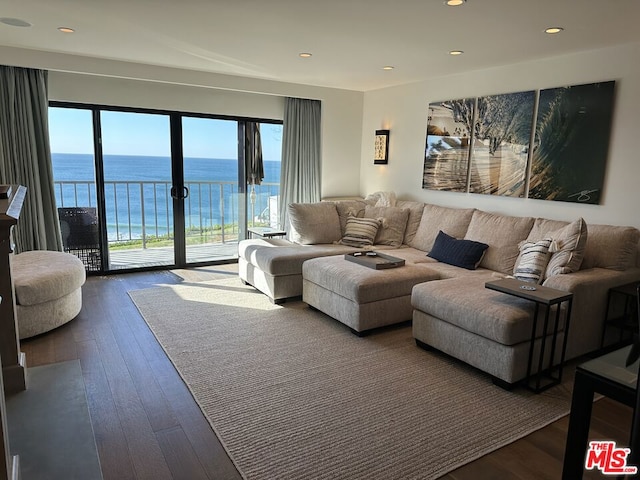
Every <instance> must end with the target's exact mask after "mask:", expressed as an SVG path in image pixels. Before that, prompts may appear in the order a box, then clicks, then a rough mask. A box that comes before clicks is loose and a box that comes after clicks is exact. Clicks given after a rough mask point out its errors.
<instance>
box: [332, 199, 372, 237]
mask: <svg viewBox="0 0 640 480" xmlns="http://www.w3.org/2000/svg"><path fill="white" fill-rule="evenodd" d="M366 205H367V204H366V203H365V202H364V200H341V201H339V202H336V210H338V218H339V220H340V236H343V235H344V231H345V229H346V228H347V218H349V217H364V207H366Z"/></svg>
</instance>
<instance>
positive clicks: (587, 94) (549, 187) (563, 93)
mask: <svg viewBox="0 0 640 480" xmlns="http://www.w3.org/2000/svg"><path fill="white" fill-rule="evenodd" d="M614 86H615V82H614V81H609V82H600V83H591V84H586V85H574V86H569V87H560V88H550V89H546V90H541V91H540V100H539V103H538V115H537V120H536V132H535V148H534V150H533V155H532V159H531V176H530V180H529V198H536V199H541V200H556V201H563V202H576V203H587V204H596V205H597V204H599V203H600V202H601V197H602V187H603V184H604V175H605V167H606V161H607V153H608V151H609V138H610V134H611V121H612V118H613V102H614Z"/></svg>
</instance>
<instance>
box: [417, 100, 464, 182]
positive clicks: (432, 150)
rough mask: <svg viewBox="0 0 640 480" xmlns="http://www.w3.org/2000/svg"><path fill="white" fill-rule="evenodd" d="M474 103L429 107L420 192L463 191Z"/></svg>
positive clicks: (430, 105)
mask: <svg viewBox="0 0 640 480" xmlns="http://www.w3.org/2000/svg"><path fill="white" fill-rule="evenodd" d="M474 104H475V99H469V98H463V99H460V100H448V101H446V102H434V103H430V104H429V116H428V118H427V143H426V148H425V156H424V169H423V177H422V188H426V189H431V190H447V191H452V192H466V191H467V177H468V172H469V146H470V138H471V125H472V122H473V110H474Z"/></svg>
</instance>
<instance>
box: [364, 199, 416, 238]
mask: <svg viewBox="0 0 640 480" xmlns="http://www.w3.org/2000/svg"><path fill="white" fill-rule="evenodd" d="M364 216H365V218H378V219H380V220H381V222H380V228H379V229H378V233H377V235H376V238H375V240H374V242H373V243H374V244H375V245H390V246H392V247H399V246H400V245H402V241H403V240H404V231H405V229H406V228H407V220H408V218H409V210H408V209H404V208H398V207H372V206H370V205H367V206H366V208H365V209H364Z"/></svg>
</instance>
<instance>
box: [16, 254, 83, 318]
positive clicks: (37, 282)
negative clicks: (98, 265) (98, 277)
mask: <svg viewBox="0 0 640 480" xmlns="http://www.w3.org/2000/svg"><path fill="white" fill-rule="evenodd" d="M11 272H12V275H13V281H14V285H15V292H16V303H17V304H20V305H37V304H40V303H44V302H48V301H51V300H56V299H58V298H61V297H64V296H65V295H69V294H70V293H71V292H74V291H75V290H77V289H79V288H80V287H81V286H82V285H83V284H84V282H85V279H86V273H85V268H84V265H83V264H82V261H80V259H79V258H78V257H76V256H75V255H71V254H69V253H64V252H52V251H48V250H34V251H30V252H23V253H20V254H18V255H14V256H13V257H12V261H11Z"/></svg>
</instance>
